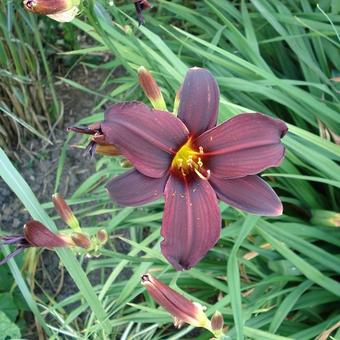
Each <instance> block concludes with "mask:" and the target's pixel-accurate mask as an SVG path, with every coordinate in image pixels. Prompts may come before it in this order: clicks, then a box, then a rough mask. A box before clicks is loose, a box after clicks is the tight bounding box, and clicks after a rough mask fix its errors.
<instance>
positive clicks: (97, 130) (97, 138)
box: [67, 123, 120, 157]
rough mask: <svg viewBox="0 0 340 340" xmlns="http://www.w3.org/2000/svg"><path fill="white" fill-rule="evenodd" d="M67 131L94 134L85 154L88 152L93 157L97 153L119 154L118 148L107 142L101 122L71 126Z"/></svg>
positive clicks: (106, 154)
mask: <svg viewBox="0 0 340 340" xmlns="http://www.w3.org/2000/svg"><path fill="white" fill-rule="evenodd" d="M67 131H72V132H76V133H81V134H85V135H92V137H91V140H90V142H89V144H88V145H87V147H86V151H85V155H86V154H88V155H90V157H93V155H94V154H95V153H98V154H102V155H105V156H117V155H119V154H120V153H119V151H118V149H117V148H116V147H115V146H114V145H112V144H109V143H108V142H107V140H106V139H105V136H104V134H103V132H102V130H101V127H100V123H95V124H91V125H89V126H71V127H69V128H67Z"/></svg>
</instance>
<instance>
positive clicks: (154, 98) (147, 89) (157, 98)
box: [138, 66, 167, 111]
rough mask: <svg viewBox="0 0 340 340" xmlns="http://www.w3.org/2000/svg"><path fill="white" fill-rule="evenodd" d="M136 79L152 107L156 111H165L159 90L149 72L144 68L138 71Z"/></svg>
mask: <svg viewBox="0 0 340 340" xmlns="http://www.w3.org/2000/svg"><path fill="white" fill-rule="evenodd" d="M138 78H139V83H140V86H141V87H142V89H143V91H144V93H145V95H146V96H147V97H148V98H149V100H150V102H151V104H152V106H153V107H154V108H155V109H157V110H162V111H166V110H167V109H166V104H165V101H164V98H163V95H162V93H161V89H160V88H159V86H158V85H157V83H156V80H155V79H154V78H153V76H152V74H151V73H150V71H148V70H147V69H146V68H145V67H144V66H141V67H140V68H139V69H138Z"/></svg>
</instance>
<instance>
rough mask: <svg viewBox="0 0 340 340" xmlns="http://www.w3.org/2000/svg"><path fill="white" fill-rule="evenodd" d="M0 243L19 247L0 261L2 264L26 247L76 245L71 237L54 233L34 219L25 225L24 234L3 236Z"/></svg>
mask: <svg viewBox="0 0 340 340" xmlns="http://www.w3.org/2000/svg"><path fill="white" fill-rule="evenodd" d="M0 244H6V245H15V246H16V247H17V248H16V249H15V251H14V252H12V253H11V254H9V255H7V256H6V257H5V258H4V259H3V260H2V261H0V265H2V264H4V263H6V262H7V261H8V260H10V259H11V258H12V257H14V256H16V255H18V254H20V253H21V252H23V251H24V250H25V249H26V248H30V247H37V248H47V249H54V248H60V247H70V246H74V245H75V244H74V242H73V241H72V238H71V237H69V236H66V235H61V234H56V233H53V232H52V231H50V230H49V229H47V228H46V227H45V226H44V225H43V224H42V223H40V222H38V221H34V220H32V221H29V222H27V223H26V224H25V225H24V230H23V235H12V236H2V237H0Z"/></svg>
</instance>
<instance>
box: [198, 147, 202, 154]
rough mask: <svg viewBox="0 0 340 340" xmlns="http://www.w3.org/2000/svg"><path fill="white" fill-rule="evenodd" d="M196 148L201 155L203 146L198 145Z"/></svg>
mask: <svg viewBox="0 0 340 340" xmlns="http://www.w3.org/2000/svg"><path fill="white" fill-rule="evenodd" d="M198 150H199V153H200V154H201V155H203V146H200V147H199V148H198Z"/></svg>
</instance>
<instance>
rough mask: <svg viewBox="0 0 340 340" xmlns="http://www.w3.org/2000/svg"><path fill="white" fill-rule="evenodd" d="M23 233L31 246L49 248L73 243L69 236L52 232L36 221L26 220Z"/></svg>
mask: <svg viewBox="0 0 340 340" xmlns="http://www.w3.org/2000/svg"><path fill="white" fill-rule="evenodd" d="M24 235H25V239H26V240H27V242H29V243H30V244H31V245H32V246H33V247H41V248H50V249H51V248H55V247H68V246H70V245H73V242H72V241H71V239H70V238H68V237H67V236H63V235H58V234H55V233H53V232H52V231H50V230H49V229H47V228H46V227H45V226H44V225H43V224H42V223H40V222H38V221H29V222H27V223H26V224H25V226H24Z"/></svg>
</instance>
